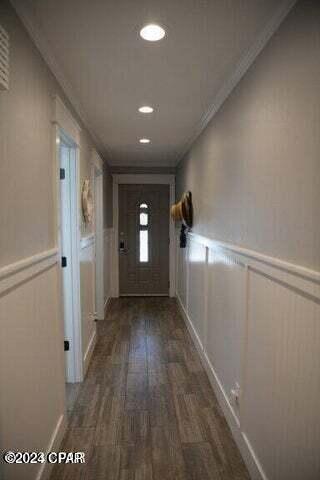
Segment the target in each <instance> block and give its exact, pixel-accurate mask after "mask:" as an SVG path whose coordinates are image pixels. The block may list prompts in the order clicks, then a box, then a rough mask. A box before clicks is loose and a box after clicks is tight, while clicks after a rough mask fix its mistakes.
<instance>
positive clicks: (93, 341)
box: [83, 328, 97, 378]
mask: <svg viewBox="0 0 320 480" xmlns="http://www.w3.org/2000/svg"><path fill="white" fill-rule="evenodd" d="M96 341H97V329H96V328H95V329H94V330H93V332H92V335H91V338H90V340H89V344H88V347H87V350H86V352H85V354H84V357H83V378H84V377H85V376H86V373H87V370H88V367H89V364H90V360H91V357H92V354H93V350H94V347H95V346H96Z"/></svg>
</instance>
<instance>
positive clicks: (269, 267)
mask: <svg viewBox="0 0 320 480" xmlns="http://www.w3.org/2000/svg"><path fill="white" fill-rule="evenodd" d="M188 236H189V238H190V239H191V240H194V241H195V242H197V243H200V244H202V245H204V246H206V247H208V248H212V249H223V250H227V251H229V252H232V253H233V254H234V255H235V256H236V258H237V259H238V260H239V261H240V262H242V263H243V264H244V265H245V266H246V267H247V268H249V269H251V270H254V271H257V272H259V273H261V274H263V275H266V276H270V277H272V278H274V279H276V280H278V281H279V282H283V283H286V284H288V285H290V286H291V287H292V288H296V289H298V290H300V291H303V292H304V293H306V294H308V295H311V296H315V297H317V298H320V272H318V271H315V270H310V269H308V268H305V267H302V266H300V265H296V264H294V263H289V262H286V261H284V260H280V259H279V258H275V257H270V256H267V255H264V254H261V253H259V252H256V251H255V250H249V249H247V248H243V247H239V246H236V245H232V244H229V243H225V242H220V241H217V240H212V239H209V238H207V237H203V236H202V235H198V234H196V233H193V232H189V233H188Z"/></svg>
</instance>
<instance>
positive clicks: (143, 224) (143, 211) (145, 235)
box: [139, 203, 149, 263]
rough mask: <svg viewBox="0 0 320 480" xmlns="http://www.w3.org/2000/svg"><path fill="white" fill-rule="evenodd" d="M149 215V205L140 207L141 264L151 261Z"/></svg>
mask: <svg viewBox="0 0 320 480" xmlns="http://www.w3.org/2000/svg"><path fill="white" fill-rule="evenodd" d="M148 225H149V213H148V205H147V204H146V203H141V204H140V205H139V260H140V263H146V262H148V261H149V228H148Z"/></svg>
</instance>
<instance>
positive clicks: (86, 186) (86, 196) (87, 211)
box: [81, 178, 93, 223]
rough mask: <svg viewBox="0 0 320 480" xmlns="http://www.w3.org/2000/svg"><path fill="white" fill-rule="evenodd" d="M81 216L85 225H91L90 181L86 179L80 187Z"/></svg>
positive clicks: (91, 201)
mask: <svg viewBox="0 0 320 480" xmlns="http://www.w3.org/2000/svg"><path fill="white" fill-rule="evenodd" d="M81 200H82V214H83V218H84V221H85V223H91V222H92V219H93V197H92V192H91V188H90V180H89V179H88V178H87V179H86V180H85V181H84V182H83V185H82V193H81Z"/></svg>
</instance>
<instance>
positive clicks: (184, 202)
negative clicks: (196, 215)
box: [171, 192, 193, 228]
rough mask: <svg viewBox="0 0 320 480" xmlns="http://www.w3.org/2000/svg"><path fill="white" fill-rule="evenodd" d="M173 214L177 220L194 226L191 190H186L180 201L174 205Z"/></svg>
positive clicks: (188, 225)
mask: <svg viewBox="0 0 320 480" xmlns="http://www.w3.org/2000/svg"><path fill="white" fill-rule="evenodd" d="M171 216H172V218H173V219H174V220H175V221H181V222H183V223H184V224H185V225H186V226H187V227H189V228H191V227H192V221H193V208H192V195H191V192H184V193H183V194H182V197H181V200H180V202H178V203H175V204H174V205H172V207H171Z"/></svg>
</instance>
